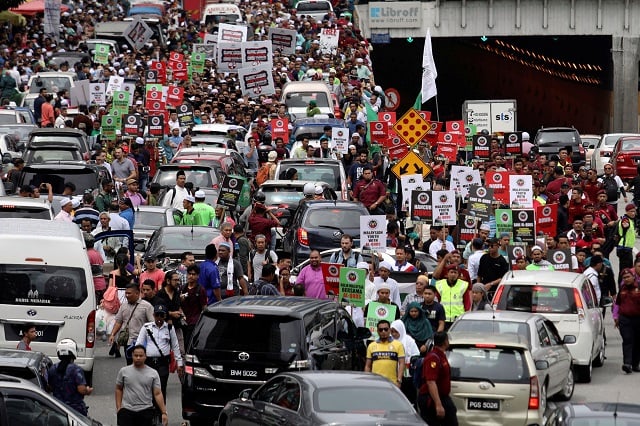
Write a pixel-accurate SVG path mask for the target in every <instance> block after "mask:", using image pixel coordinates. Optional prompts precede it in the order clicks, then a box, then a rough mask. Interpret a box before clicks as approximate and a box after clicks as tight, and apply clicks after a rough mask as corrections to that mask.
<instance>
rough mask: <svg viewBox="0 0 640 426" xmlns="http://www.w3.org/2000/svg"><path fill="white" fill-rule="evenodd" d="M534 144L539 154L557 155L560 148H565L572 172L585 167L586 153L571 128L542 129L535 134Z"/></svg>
mask: <svg viewBox="0 0 640 426" xmlns="http://www.w3.org/2000/svg"><path fill="white" fill-rule="evenodd" d="M534 144H535V145H536V146H537V147H538V152H539V153H540V154H547V158H549V156H550V155H551V154H556V155H557V154H558V151H559V150H560V148H567V149H568V150H569V156H570V157H571V165H572V166H573V171H574V172H577V171H578V170H579V169H580V166H585V165H586V152H585V150H584V147H583V146H582V139H580V133H579V132H578V131H577V130H576V129H574V128H573V127H543V128H541V129H540V130H538V133H536V138H535V141H534Z"/></svg>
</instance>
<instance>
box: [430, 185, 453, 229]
mask: <svg viewBox="0 0 640 426" xmlns="http://www.w3.org/2000/svg"><path fill="white" fill-rule="evenodd" d="M431 205H432V206H433V207H432V208H433V223H434V224H436V223H438V221H439V222H440V223H442V224H444V225H455V224H456V223H457V216H456V192H455V191H432V192H431Z"/></svg>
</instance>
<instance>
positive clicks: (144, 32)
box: [124, 19, 153, 50]
mask: <svg viewBox="0 0 640 426" xmlns="http://www.w3.org/2000/svg"><path fill="white" fill-rule="evenodd" d="M152 35H153V30H152V29H151V28H149V25H147V23H146V22H144V21H142V20H140V19H136V20H134V21H132V22H131V24H130V25H129V26H128V27H127V28H126V29H125V30H124V38H125V39H127V41H128V42H129V44H130V45H131V46H132V47H133V48H134V49H135V50H140V49H142V48H143V47H144V45H145V43H146V42H148V41H149V39H150V38H151V36H152Z"/></svg>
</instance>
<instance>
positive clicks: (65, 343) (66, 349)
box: [56, 339, 78, 358]
mask: <svg viewBox="0 0 640 426" xmlns="http://www.w3.org/2000/svg"><path fill="white" fill-rule="evenodd" d="M56 352H57V353H58V357H61V356H64V355H71V356H72V357H74V358H77V357H78V345H76V342H75V341H74V340H73V339H62V340H60V342H58V346H57V347H56Z"/></svg>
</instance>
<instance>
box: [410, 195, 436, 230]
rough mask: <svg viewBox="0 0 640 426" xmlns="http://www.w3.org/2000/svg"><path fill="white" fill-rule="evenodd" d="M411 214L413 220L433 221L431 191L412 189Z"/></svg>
mask: <svg viewBox="0 0 640 426" xmlns="http://www.w3.org/2000/svg"><path fill="white" fill-rule="evenodd" d="M409 216H410V218H411V220H412V221H422V222H424V223H428V224H430V223H432V219H433V205H432V204H431V191H411V208H410V212H409Z"/></svg>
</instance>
